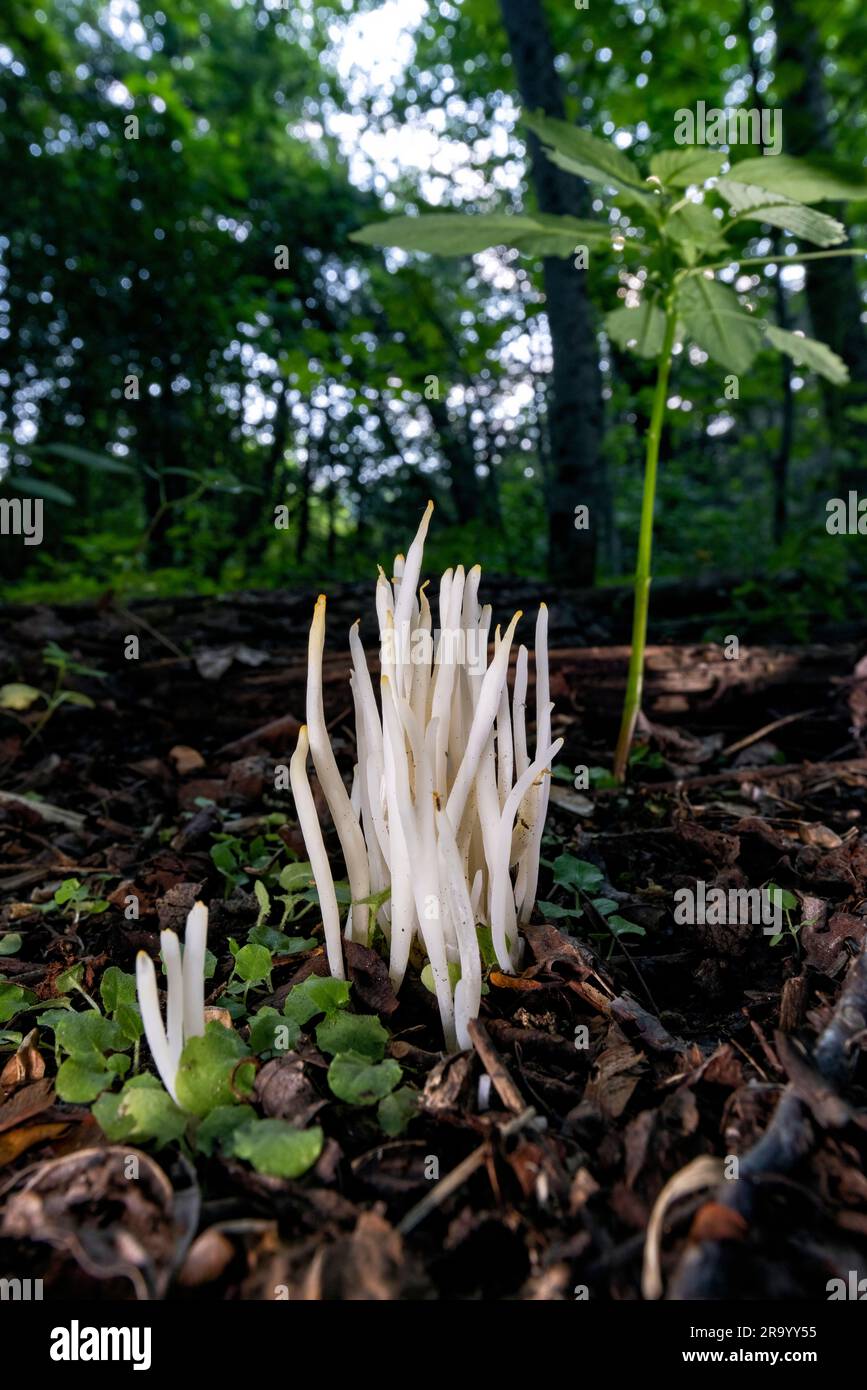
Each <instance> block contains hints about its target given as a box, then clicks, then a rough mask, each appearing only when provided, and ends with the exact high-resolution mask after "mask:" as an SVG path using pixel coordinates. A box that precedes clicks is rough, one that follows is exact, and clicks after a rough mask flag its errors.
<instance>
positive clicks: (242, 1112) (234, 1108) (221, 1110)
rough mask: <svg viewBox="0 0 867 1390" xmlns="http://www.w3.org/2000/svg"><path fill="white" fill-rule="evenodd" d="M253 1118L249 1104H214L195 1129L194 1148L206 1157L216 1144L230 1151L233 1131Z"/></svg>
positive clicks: (253, 1114) (253, 1113)
mask: <svg viewBox="0 0 867 1390" xmlns="http://www.w3.org/2000/svg"><path fill="white" fill-rule="evenodd" d="M255 1118H256V1112H255V1110H254V1109H253V1107H252V1106H251V1105H215V1106H214V1109H213V1110H209V1111H208V1114H207V1115H206V1116H205V1118H204V1119H203V1120H202V1121H201V1123H200V1124H199V1125H198V1127H197V1129H196V1148H197V1149H198V1151H199V1153H203V1154H206V1155H207V1156H208V1157H210V1155H211V1154H212V1153H213V1152H214V1148H215V1147H216V1146H217V1145H219V1146H220V1147H221V1148H222V1149H223V1150H224V1151H225V1152H227V1153H231V1152H232V1137H233V1135H234V1134H235V1131H236V1130H238V1129H240V1128H241V1126H242V1125H245V1124H247V1123H248V1121H250V1120H255Z"/></svg>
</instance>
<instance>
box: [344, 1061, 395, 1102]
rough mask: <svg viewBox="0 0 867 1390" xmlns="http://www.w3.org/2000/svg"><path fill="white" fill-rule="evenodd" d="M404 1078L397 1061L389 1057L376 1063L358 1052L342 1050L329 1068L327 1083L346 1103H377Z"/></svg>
mask: <svg viewBox="0 0 867 1390" xmlns="http://www.w3.org/2000/svg"><path fill="white" fill-rule="evenodd" d="M400 1078H401V1068H400V1064H399V1063H398V1062H395V1061H394V1059H393V1058H391V1057H389V1058H387V1059H386V1060H385V1061H384V1062H376V1063H373V1062H371V1061H369V1059H368V1058H367V1057H363V1056H362V1055H361V1053H359V1052H341V1053H338V1055H337V1056H336V1057H335V1058H334V1059H333V1061H332V1063H331V1066H330V1067H329V1068H328V1084H329V1086H330V1087H331V1090H332V1092H333V1093H334V1095H335V1096H336V1097H337V1099H338V1100H343V1101H345V1102H346V1104H347V1105H375V1104H376V1102H377V1101H378V1100H382V1098H383V1096H387V1095H388V1094H389V1092H391V1091H393V1090H394V1088H395V1086H396V1085H397V1084H398V1082H399V1081H400Z"/></svg>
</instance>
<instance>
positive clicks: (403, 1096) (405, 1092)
mask: <svg viewBox="0 0 867 1390" xmlns="http://www.w3.org/2000/svg"><path fill="white" fill-rule="evenodd" d="M417 1110H418V1096H417V1095H416V1092H415V1091H413V1090H412V1089H411V1088H410V1087H409V1086H401V1087H399V1089H398V1090H396V1091H392V1093H391V1095H390V1096H383V1098H382V1100H381V1101H380V1102H379V1105H378V1106H377V1108H376V1118H377V1119H378V1120H379V1125H380V1128H381V1129H382V1130H383V1132H384V1133H385V1134H387V1135H388V1137H389V1139H396V1138H397V1136H398V1135H399V1134H403V1131H404V1130H405V1129H406V1127H407V1125H408V1124H409V1122H410V1120H411V1119H412V1117H413V1115H415V1113H416V1111H417Z"/></svg>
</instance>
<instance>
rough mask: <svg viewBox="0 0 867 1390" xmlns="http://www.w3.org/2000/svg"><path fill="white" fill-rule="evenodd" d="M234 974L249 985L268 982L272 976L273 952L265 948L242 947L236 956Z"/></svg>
mask: <svg viewBox="0 0 867 1390" xmlns="http://www.w3.org/2000/svg"><path fill="white" fill-rule="evenodd" d="M234 973H235V974H236V975H237V976H238V978H239V979H240V980H244V981H245V982H246V983H247V984H256V983H258V981H259V980H267V979H268V976H269V975H270V974H271V952H270V951H269V950H268V949H267V947H265V946H242V947H241V949H240V951H239V952H238V954H237V955H236V956H235V971H234Z"/></svg>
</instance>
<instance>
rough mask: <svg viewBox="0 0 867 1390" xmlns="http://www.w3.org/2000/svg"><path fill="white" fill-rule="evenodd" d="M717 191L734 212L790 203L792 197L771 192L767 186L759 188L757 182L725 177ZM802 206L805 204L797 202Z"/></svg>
mask: <svg viewBox="0 0 867 1390" xmlns="http://www.w3.org/2000/svg"><path fill="white" fill-rule="evenodd" d="M714 192H715V193H719V195H720V197H721V198H724V199H725V201H726V202H727V203H728V205H729V207H730V208H731V210H732V212H735V213H737V212H750V211H751V210H752V209H753V208H766V207H770V206H771V204H772V203H789V204H791V202H792V199H791V198H785V197H783V195H782V194H781V193H769V192H768V190H767V189H766V188H759V186H758V184H755V183H740V182H739V180H738V179H732V178H724V179H720V180H719V182H718V183H717V185H716V187H715V189H714ZM795 206H797V207H802V206H803V204H801V203H797V204H795Z"/></svg>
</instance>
